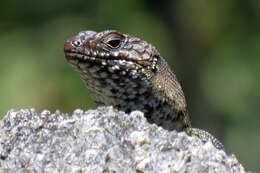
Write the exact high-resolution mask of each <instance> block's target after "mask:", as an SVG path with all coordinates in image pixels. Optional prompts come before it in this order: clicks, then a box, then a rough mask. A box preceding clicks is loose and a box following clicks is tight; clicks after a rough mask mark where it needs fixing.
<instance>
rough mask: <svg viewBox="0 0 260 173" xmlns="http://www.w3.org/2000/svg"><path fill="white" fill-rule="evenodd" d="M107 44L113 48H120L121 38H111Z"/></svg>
mask: <svg viewBox="0 0 260 173" xmlns="http://www.w3.org/2000/svg"><path fill="white" fill-rule="evenodd" d="M107 44H108V45H109V46H110V47H112V48H118V47H119V45H120V40H109V41H108V42H107Z"/></svg>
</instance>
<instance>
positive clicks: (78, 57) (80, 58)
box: [65, 51, 153, 67]
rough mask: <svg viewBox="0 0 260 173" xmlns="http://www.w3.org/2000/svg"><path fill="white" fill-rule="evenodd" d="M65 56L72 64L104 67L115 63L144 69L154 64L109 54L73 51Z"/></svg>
mask: <svg viewBox="0 0 260 173" xmlns="http://www.w3.org/2000/svg"><path fill="white" fill-rule="evenodd" d="M65 55H66V58H67V60H68V61H72V62H76V61H77V62H82V63H86V62H87V63H89V62H92V63H93V62H94V63H98V64H102V65H107V64H110V63H112V64H114V62H118V63H120V64H121V65H125V64H129V65H139V66H142V67H147V66H151V65H152V64H153V62H151V61H147V60H133V59H129V58H126V57H122V58H120V57H113V56H110V55H109V54H101V55H99V56H98V55H87V54H83V53H78V52H72V51H65Z"/></svg>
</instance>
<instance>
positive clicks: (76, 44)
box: [72, 40, 81, 47]
mask: <svg viewBox="0 0 260 173" xmlns="http://www.w3.org/2000/svg"><path fill="white" fill-rule="evenodd" d="M72 44H73V46H75V47H79V46H81V42H80V41H79V40H76V41H73V42H72Z"/></svg>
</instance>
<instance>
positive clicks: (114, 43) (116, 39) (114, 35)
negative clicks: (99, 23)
mask: <svg viewBox="0 0 260 173" xmlns="http://www.w3.org/2000/svg"><path fill="white" fill-rule="evenodd" d="M124 39H125V37H124V35H122V34H120V33H118V32H115V31H113V32H110V33H108V35H106V36H105V37H103V38H102V42H103V43H105V44H106V45H107V46H109V47H110V48H112V49H115V48H119V46H120V44H121V43H122V42H124Z"/></svg>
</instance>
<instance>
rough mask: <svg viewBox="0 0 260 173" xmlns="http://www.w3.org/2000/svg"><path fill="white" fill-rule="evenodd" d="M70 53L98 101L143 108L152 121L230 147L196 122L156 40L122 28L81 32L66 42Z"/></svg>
mask: <svg viewBox="0 0 260 173" xmlns="http://www.w3.org/2000/svg"><path fill="white" fill-rule="evenodd" d="M64 53H65V57H66V59H67V61H68V62H69V64H70V65H71V66H72V67H73V68H74V70H75V71H76V72H78V73H79V75H80V78H81V79H82V81H83V82H84V84H85V85H86V87H87V88H88V89H89V90H90V92H91V95H92V98H93V100H94V101H95V102H96V103H97V105H98V106H113V107H115V108H116V109H118V110H122V111H124V112H126V113H130V112H131V111H133V110H140V111H142V112H143V113H144V115H145V117H146V118H147V120H148V122H150V123H155V124H157V125H158V126H161V127H163V128H164V129H166V130H169V131H171V130H177V131H185V132H186V133H187V134H188V135H190V136H197V137H199V138H200V139H201V140H202V141H203V142H207V141H211V142H212V143H213V145H214V146H215V147H216V148H217V149H221V150H224V146H223V145H222V143H221V142H220V141H219V140H218V139H217V138H215V137H214V136H213V135H211V134H210V133H209V132H207V131H205V130H202V129H199V128H193V127H191V121H190V117H189V114H188V111H187V104H186V100H185V97H184V93H183V90H182V88H181V85H180V83H179V82H178V80H177V78H176V75H175V73H174V72H172V70H171V68H170V67H169V65H168V64H167V62H166V61H165V60H164V58H163V57H162V56H161V55H160V53H159V52H158V50H157V49H156V48H155V47H154V46H153V45H151V44H149V43H148V42H146V41H144V40H141V39H139V38H137V37H132V36H130V35H127V34H122V33H120V32H118V31H116V30H105V31H102V32H95V31H81V32H79V33H78V34H77V35H76V36H74V37H72V38H70V39H68V40H67V41H66V42H65V44H64Z"/></svg>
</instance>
